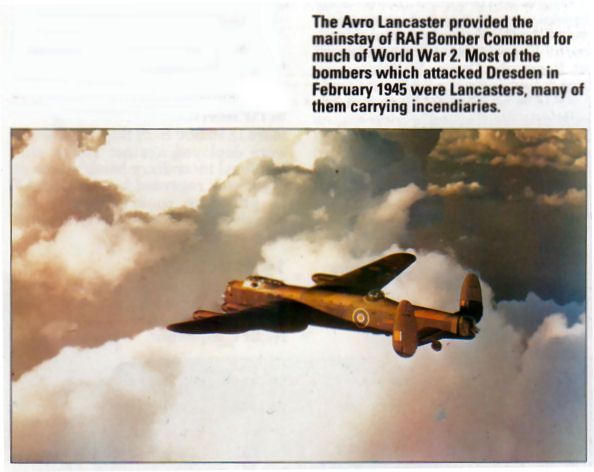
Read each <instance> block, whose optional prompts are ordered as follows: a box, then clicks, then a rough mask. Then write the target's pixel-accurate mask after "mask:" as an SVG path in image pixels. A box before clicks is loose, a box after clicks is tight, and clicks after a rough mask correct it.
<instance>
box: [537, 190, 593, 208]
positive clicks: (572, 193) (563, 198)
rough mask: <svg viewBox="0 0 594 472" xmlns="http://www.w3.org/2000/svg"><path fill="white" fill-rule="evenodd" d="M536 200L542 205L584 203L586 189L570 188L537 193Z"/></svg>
mask: <svg viewBox="0 0 594 472" xmlns="http://www.w3.org/2000/svg"><path fill="white" fill-rule="evenodd" d="M536 201H537V202H538V203H540V204H542V205H550V206H556V207H558V206H563V205H582V206H583V205H585V204H586V191H585V190H577V189H575V188H570V189H569V190H567V192H565V193H564V194H562V193H553V194H551V195H538V196H537V197H536Z"/></svg>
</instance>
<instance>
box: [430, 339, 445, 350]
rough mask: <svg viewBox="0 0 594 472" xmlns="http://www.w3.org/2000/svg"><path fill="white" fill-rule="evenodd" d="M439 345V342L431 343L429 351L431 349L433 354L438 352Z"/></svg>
mask: <svg viewBox="0 0 594 472" xmlns="http://www.w3.org/2000/svg"><path fill="white" fill-rule="evenodd" d="M441 347H442V346H441V343H440V342H439V341H433V342H432V343H431V349H433V350H434V351H435V352H439V351H441Z"/></svg>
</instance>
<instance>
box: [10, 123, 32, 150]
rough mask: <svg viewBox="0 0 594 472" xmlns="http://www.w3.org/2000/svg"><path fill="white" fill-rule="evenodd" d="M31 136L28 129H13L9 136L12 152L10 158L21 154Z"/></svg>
mask: <svg viewBox="0 0 594 472" xmlns="http://www.w3.org/2000/svg"><path fill="white" fill-rule="evenodd" d="M31 136H33V132H32V131H31V130H30V129H13V130H12V133H11V134H10V147H11V150H12V157H14V156H16V155H17V154H20V153H21V152H23V150H24V149H25V148H26V147H27V145H28V144H29V141H30V140H31Z"/></svg>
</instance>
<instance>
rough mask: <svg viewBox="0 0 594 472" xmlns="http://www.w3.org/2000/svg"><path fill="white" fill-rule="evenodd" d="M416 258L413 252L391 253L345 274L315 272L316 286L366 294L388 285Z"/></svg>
mask: <svg viewBox="0 0 594 472" xmlns="http://www.w3.org/2000/svg"><path fill="white" fill-rule="evenodd" d="M415 260H416V257H415V256H414V255H412V254H408V253H398V254H391V255H389V256H386V257H382V258H381V259H378V260H377V261H374V262H372V263H370V264H367V265H365V266H363V267H359V268H358V269H355V270H353V271H351V272H347V273H346V274H343V275H338V276H332V275H329V274H314V275H313V277H312V278H313V280H314V282H316V285H315V287H316V288H324V289H325V290H340V291H343V292H346V293H352V294H357V295H365V294H367V293H368V292H369V291H370V290H372V289H381V288H382V287H384V286H385V285H387V284H388V283H389V282H390V281H391V280H392V279H394V278H395V277H397V276H398V275H400V274H401V273H402V272H403V271H404V270H405V269H406V268H407V267H409V266H410V265H411V264H412V263H413V262H414V261H415Z"/></svg>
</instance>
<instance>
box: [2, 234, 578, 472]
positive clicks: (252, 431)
mask: <svg viewBox="0 0 594 472" xmlns="http://www.w3.org/2000/svg"><path fill="white" fill-rule="evenodd" d="M279 244H280V243H279ZM285 245H288V246H285V249H292V250H295V249H297V248H298V247H300V245H306V243H304V240H303V239H298V240H296V241H295V242H294V244H293V245H291V244H290V243H289V242H286V243H285ZM279 249H280V248H279ZM306 249H309V247H308V248H306ZM346 254H347V253H345V252H344V250H343V248H342V247H341V245H340V244H338V245H336V244H331V243H327V244H326V245H325V246H322V248H321V250H320V252H319V254H318V256H323V257H325V258H327V260H328V261H331V260H332V258H333V257H343V256H345V255H346ZM279 255H280V253H278V252H275V251H272V250H269V251H268V252H265V253H264V256H265V259H266V261H267V262H266V263H265V264H264V265H262V266H261V268H262V269H269V268H270V269H274V268H275V267H277V268H282V267H283V265H282V264H281V263H278V265H277V266H275V265H274V264H276V263H277V262H278V260H277V258H278V257H279ZM274 260H276V261H277V262H274ZM281 260H282V258H281ZM319 262H320V263H319V264H317V263H316V262H314V261H311V262H309V263H304V264H302V265H299V266H292V267H291V270H292V271H293V275H291V278H294V279H295V278H296V279H299V280H301V279H303V277H304V276H305V274H306V273H307V274H308V275H309V273H310V270H311V268H312V267H314V266H315V267H317V268H322V269H324V268H326V267H328V266H327V265H326V263H325V262H324V261H319ZM348 262H349V261H347V262H346V263H348ZM418 262H419V267H418V270H417V271H413V270H412V268H411V269H409V271H410V272H408V271H407V272H405V273H404V274H403V275H401V276H400V277H401V278H402V280H405V279H407V280H408V282H407V283H406V284H404V285H402V286H401V287H400V289H399V290H398V291H399V292H400V295H401V296H406V297H407V298H410V299H412V300H415V301H416V302H421V301H428V302H429V301H430V300H429V299H428V297H427V296H426V295H427V294H428V293H434V292H437V293H439V294H440V295H439V297H435V298H434V299H433V300H432V301H431V302H432V303H433V302H435V305H437V306H438V307H444V305H447V304H448V303H450V300H451V299H454V300H455V301H456V300H457V293H455V292H454V290H453V289H450V287H451V286H454V285H458V283H459V280H455V282H456V283H454V282H451V280H452V279H458V278H459V277H458V274H459V275H463V273H464V271H463V270H462V269H461V268H460V267H459V266H457V264H455V263H454V262H453V261H451V260H449V259H447V258H445V257H444V256H438V255H433V254H427V255H420V256H419V261H418ZM448 269H449V270H448ZM452 270H453V272H454V273H455V275H454V276H452ZM273 272H274V271H273ZM267 275H274V276H278V275H282V274H280V273H279V272H278V271H277V272H276V273H267ZM285 275H290V274H288V273H285ZM441 286H446V287H447V288H448V289H447V290H443V291H440V288H441ZM484 288H485V289H486V290H485V292H486V294H487V297H488V296H489V293H490V291H489V289H488V287H484ZM452 292H454V293H452ZM438 298H440V299H439V300H438ZM427 304H429V303H427ZM584 336H585V334H584V326H583V321H582V322H581V323H578V324H576V325H574V327H572V328H568V327H567V326H566V325H565V323H564V318H563V317H562V316H560V315H554V316H551V317H549V318H547V319H546V320H545V322H544V323H543V325H542V326H541V328H540V329H539V330H538V331H537V332H536V333H535V334H534V335H533V336H532V337H531V338H530V339H529V341H528V343H527V345H524V344H523V342H522V340H521V336H520V335H519V334H518V333H517V332H516V331H514V329H513V328H512V327H511V326H509V325H507V324H506V323H505V322H504V321H503V319H502V318H501V316H500V315H499V314H498V313H497V312H495V311H493V310H492V309H490V308H489V305H488V304H487V313H486V315H485V318H484V319H483V322H482V323H481V333H479V336H478V337H477V339H475V340H474V341H472V342H465V341H446V342H445V343H444V349H443V350H442V352H440V353H434V352H433V351H431V350H430V349H429V348H428V347H424V348H421V349H420V350H419V351H418V352H417V354H416V355H415V357H413V358H412V359H410V360H404V359H401V358H399V357H397V356H396V355H395V354H394V352H393V351H392V347H391V342H390V338H389V337H384V336H380V335H369V334H360V333H350V332H339V331H333V330H326V329H319V328H309V329H308V330H306V331H305V332H303V333H300V334H295V335H278V334H271V333H264V332H251V333H247V334H244V335H238V336H225V335H206V336H188V335H176V334H173V333H169V332H166V331H164V330H162V329H154V330H151V331H148V332H144V333H142V334H140V335H138V336H136V337H135V338H132V339H123V340H120V341H117V342H109V343H107V344H105V345H103V346H101V347H99V348H95V349H77V348H65V349H64V350H63V351H62V352H61V353H60V354H59V355H58V356H57V357H55V358H54V359H52V360H49V361H46V362H45V363H43V364H41V365H40V366H38V367H37V368H35V369H34V370H33V371H31V372H29V373H27V374H25V375H23V377H22V378H21V379H20V380H19V381H18V382H16V383H15V384H14V385H13V414H14V417H13V425H14V443H13V444H14V447H15V451H14V454H15V455H14V458H15V459H16V460H66V461H71V460H74V461H80V460H108V461H114V460H132V461H135V460H153V461H161V460H166V461H168V460H193V461H209V460H210V461H212V460H215V461H220V460H243V461H245V460H256V461H259V460H267V461H274V460H290V461H296V460H318V461H319V460H405V461H409V460H450V461H452V460H453V461H459V460H492V461H494V460H504V461H506V460H519V461H522V460H572V459H580V458H583V453H584V450H585V449H584V439H585V438H584V437H583V428H582V426H583V420H580V419H579V417H578V416H579V414H580V413H582V414H583V408H584V405H585V404H584V403H583V400H584V394H585V388H584V385H583V382H584V379H583V362H584V356H585V352H584ZM89 366H93V368H92V369H90V368H89ZM582 416H583V415H582Z"/></svg>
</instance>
